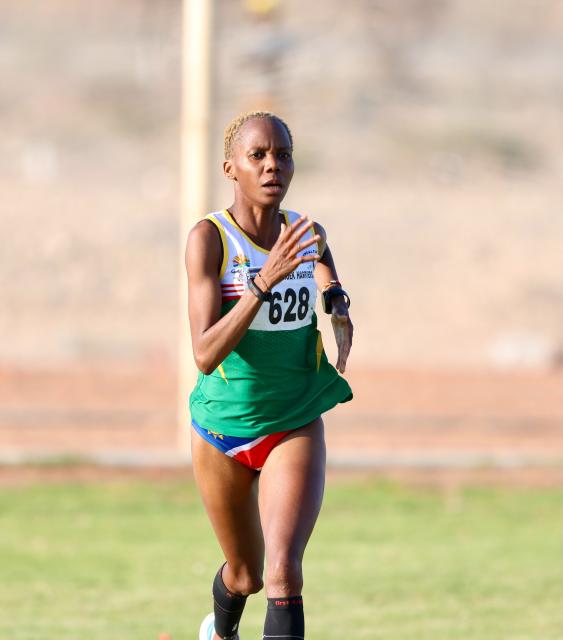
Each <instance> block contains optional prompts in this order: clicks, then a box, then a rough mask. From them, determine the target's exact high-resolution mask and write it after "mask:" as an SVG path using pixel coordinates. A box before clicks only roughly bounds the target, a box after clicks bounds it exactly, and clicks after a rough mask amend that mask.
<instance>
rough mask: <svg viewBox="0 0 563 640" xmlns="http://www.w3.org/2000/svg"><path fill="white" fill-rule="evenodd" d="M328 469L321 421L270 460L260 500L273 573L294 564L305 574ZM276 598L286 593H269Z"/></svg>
mask: <svg viewBox="0 0 563 640" xmlns="http://www.w3.org/2000/svg"><path fill="white" fill-rule="evenodd" d="M325 469H326V448H325V442H324V426H323V421H322V419H321V418H317V419H316V420H314V421H313V422H311V423H310V424H308V425H306V426H304V427H301V428H300V429H297V430H296V431H293V432H292V433H290V434H288V435H287V436H286V437H285V438H284V439H283V440H282V441H281V442H280V443H279V444H278V445H276V447H274V449H273V450H272V452H271V453H270V455H269V456H268V459H267V461H266V464H265V465H264V467H263V469H262V472H261V474H260V496H259V505H260V517H261V520H262V530H263V532H264V539H265V541H266V559H267V561H268V574H270V573H271V572H273V573H275V572H276V571H277V570H278V569H280V568H281V570H282V572H283V571H284V566H288V565H291V567H292V568H293V569H295V566H296V565H298V567H297V572H298V573H300V564H301V560H302V558H303V553H304V551H305V547H306V546H307V542H308V540H309V537H310V536H311V533H312V531H313V528H314V526H315V522H316V521H317V516H318V515H319V512H320V509H321V504H322V499H323V493H324V483H325ZM291 567H290V571H291ZM267 587H268V581H267ZM273 588H274V589H275V586H274V587H273ZM268 590H269V591H270V590H271V588H270V587H268ZM275 595H283V594H278V593H273V594H270V593H268V596H270V597H271V596H275Z"/></svg>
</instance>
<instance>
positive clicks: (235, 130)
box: [224, 111, 293, 160]
mask: <svg viewBox="0 0 563 640" xmlns="http://www.w3.org/2000/svg"><path fill="white" fill-rule="evenodd" d="M254 118H271V119H272V120H276V121H277V122H279V123H280V124H281V125H282V126H283V127H284V129H285V130H286V131H287V135H288V136H289V142H290V143H291V147H292V148H293V136H292V135H291V131H290V130H289V127H288V126H287V124H286V123H285V122H284V121H283V120H282V119H281V118H280V117H279V116H277V115H276V114H275V113H271V112H270V111H247V112H245V113H241V114H240V115H238V116H237V117H236V118H235V119H234V120H233V121H232V122H231V124H230V125H229V126H228V127H227V128H226V129H225V140H224V144H225V160H228V159H229V158H231V157H232V155H233V147H234V144H235V141H236V138H237V136H238V134H239V132H240V130H241V128H242V125H243V124H244V123H245V122H248V121H249V120H253V119H254Z"/></svg>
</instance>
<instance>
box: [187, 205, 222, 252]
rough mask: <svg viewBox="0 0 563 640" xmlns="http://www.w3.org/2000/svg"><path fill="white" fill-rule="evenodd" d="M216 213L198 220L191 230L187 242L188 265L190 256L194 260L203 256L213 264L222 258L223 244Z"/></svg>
mask: <svg viewBox="0 0 563 640" xmlns="http://www.w3.org/2000/svg"><path fill="white" fill-rule="evenodd" d="M215 213H216V212H213V213H211V214H208V215H207V216H205V217H204V218H202V219H201V220H198V221H197V222H196V223H195V224H194V225H193V226H192V228H191V229H190V231H189V233H188V238H187V242H186V264H187V262H188V257H189V256H190V255H191V257H192V258H193V257H194V256H202V257H205V258H206V259H209V260H211V261H213V262H215V260H216V258H221V254H222V252H223V243H222V239H221V233H220V230H219V229H218V226H217V220H216V218H215V217H214V214H215Z"/></svg>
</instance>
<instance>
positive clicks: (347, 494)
mask: <svg viewBox="0 0 563 640" xmlns="http://www.w3.org/2000/svg"><path fill="white" fill-rule="evenodd" d="M562 505H563V496H562V494H561V492H560V491H559V492H558V491H556V490H550V491H548V490H544V491H539V490H521V489H520V490H506V489H505V490H500V489H468V490H464V491H462V492H460V493H459V494H456V495H454V496H452V495H449V496H446V495H444V494H441V493H440V492H438V491H431V490H422V489H417V490H415V489H407V488H401V487H399V486H393V485H388V484H382V483H380V482H376V481H354V482H352V481H339V482H337V483H335V482H332V483H330V484H329V486H328V488H327V495H326V500H325V505H324V508H323V512H322V513H321V518H320V520H319V523H318V526H317V529H316V531H315V533H314V535H313V538H312V539H311V542H310V546H309V549H308V552H307V555H306V561H305V582H306V585H305V591H304V599H305V608H306V614H307V629H308V635H307V637H308V638H310V639H311V640H314V639H319V640H320V639H329V640H342V639H352V638H369V639H374V640H378V639H385V640H414V639H416V640H464V639H468V638H472V639H475V640H493V639H494V640H501V639H503V640H504V639H510V640H524V639H526V640H561V638H563V527H562ZM220 561H221V556H220V553H219V549H218V546H217V544H216V543H215V541H214V538H213V536H212V533H211V529H210V527H209V525H208V523H207V520H206V517H205V514H204V512H203V509H202V507H201V505H200V502H199V499H198V497H197V494H196V491H195V489H194V486H193V485H192V484H191V483H189V482H180V481H179V480H170V481H166V482H160V483H152V484H151V483H149V482H142V481H135V482H114V483H111V484H107V483H105V484H92V485H71V484H58V485H43V486H42V485H36V486H29V487H19V488H2V489H0V567H1V569H0V575H1V580H0V636H1V637H2V638H9V639H10V640H31V639H33V640H55V639H56V640H63V639H69V640H70V639H72V640H76V639H80V640H102V639H103V640H145V639H146V640H158V637H159V634H160V633H163V632H167V633H169V634H171V636H172V638H173V640H188V639H193V638H197V629H198V627H199V622H200V620H201V618H202V617H203V616H204V615H205V614H206V613H208V611H209V609H210V586H211V580H212V577H213V574H214V572H215V570H216V568H217V567H218V565H219V563H220ZM263 611H264V596H263V595H262V594H259V595H256V596H253V597H252V598H251V599H250V600H249V603H248V606H247V611H246V613H245V617H244V618H243V624H242V627H241V632H242V639H243V640H252V639H254V640H257V639H258V638H261V637H262V636H261V628H262V622H263Z"/></svg>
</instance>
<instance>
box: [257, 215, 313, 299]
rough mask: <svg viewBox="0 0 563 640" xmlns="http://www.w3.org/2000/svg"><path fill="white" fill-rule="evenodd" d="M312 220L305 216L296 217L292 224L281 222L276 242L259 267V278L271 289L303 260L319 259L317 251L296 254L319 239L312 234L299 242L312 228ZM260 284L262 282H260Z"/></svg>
mask: <svg viewBox="0 0 563 640" xmlns="http://www.w3.org/2000/svg"><path fill="white" fill-rule="evenodd" d="M313 224H314V223H313V221H312V220H309V218H307V217H306V216H304V217H300V218H298V219H297V220H296V221H295V222H294V223H293V224H291V225H289V226H286V225H285V224H284V223H283V222H282V225H281V231H280V235H279V237H278V239H277V240H276V244H275V245H274V246H273V247H272V249H271V250H270V255H269V256H268V259H267V260H266V262H265V263H264V266H263V267H262V269H260V276H261V277H260V280H264V281H265V282H266V283H267V284H268V286H269V288H270V289H271V288H272V287H274V286H275V285H276V284H278V283H279V282H281V281H282V280H283V279H284V278H285V277H286V276H288V275H289V274H290V273H291V272H292V271H294V270H295V269H296V268H297V267H298V266H299V265H300V264H301V263H303V262H315V261H316V260H319V259H320V256H319V254H318V253H317V252H315V253H311V254H309V255H306V256H298V255H297V254H298V253H299V252H300V251H303V249H306V248H307V247H310V246H311V245H313V244H315V243H316V242H318V241H319V240H320V239H321V236H319V235H314V236H313V237H312V238H309V239H308V240H304V241H303V242H300V240H301V238H302V237H303V236H304V235H305V234H306V233H307V232H308V231H309V229H312V228H313ZM260 284H262V282H260Z"/></svg>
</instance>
